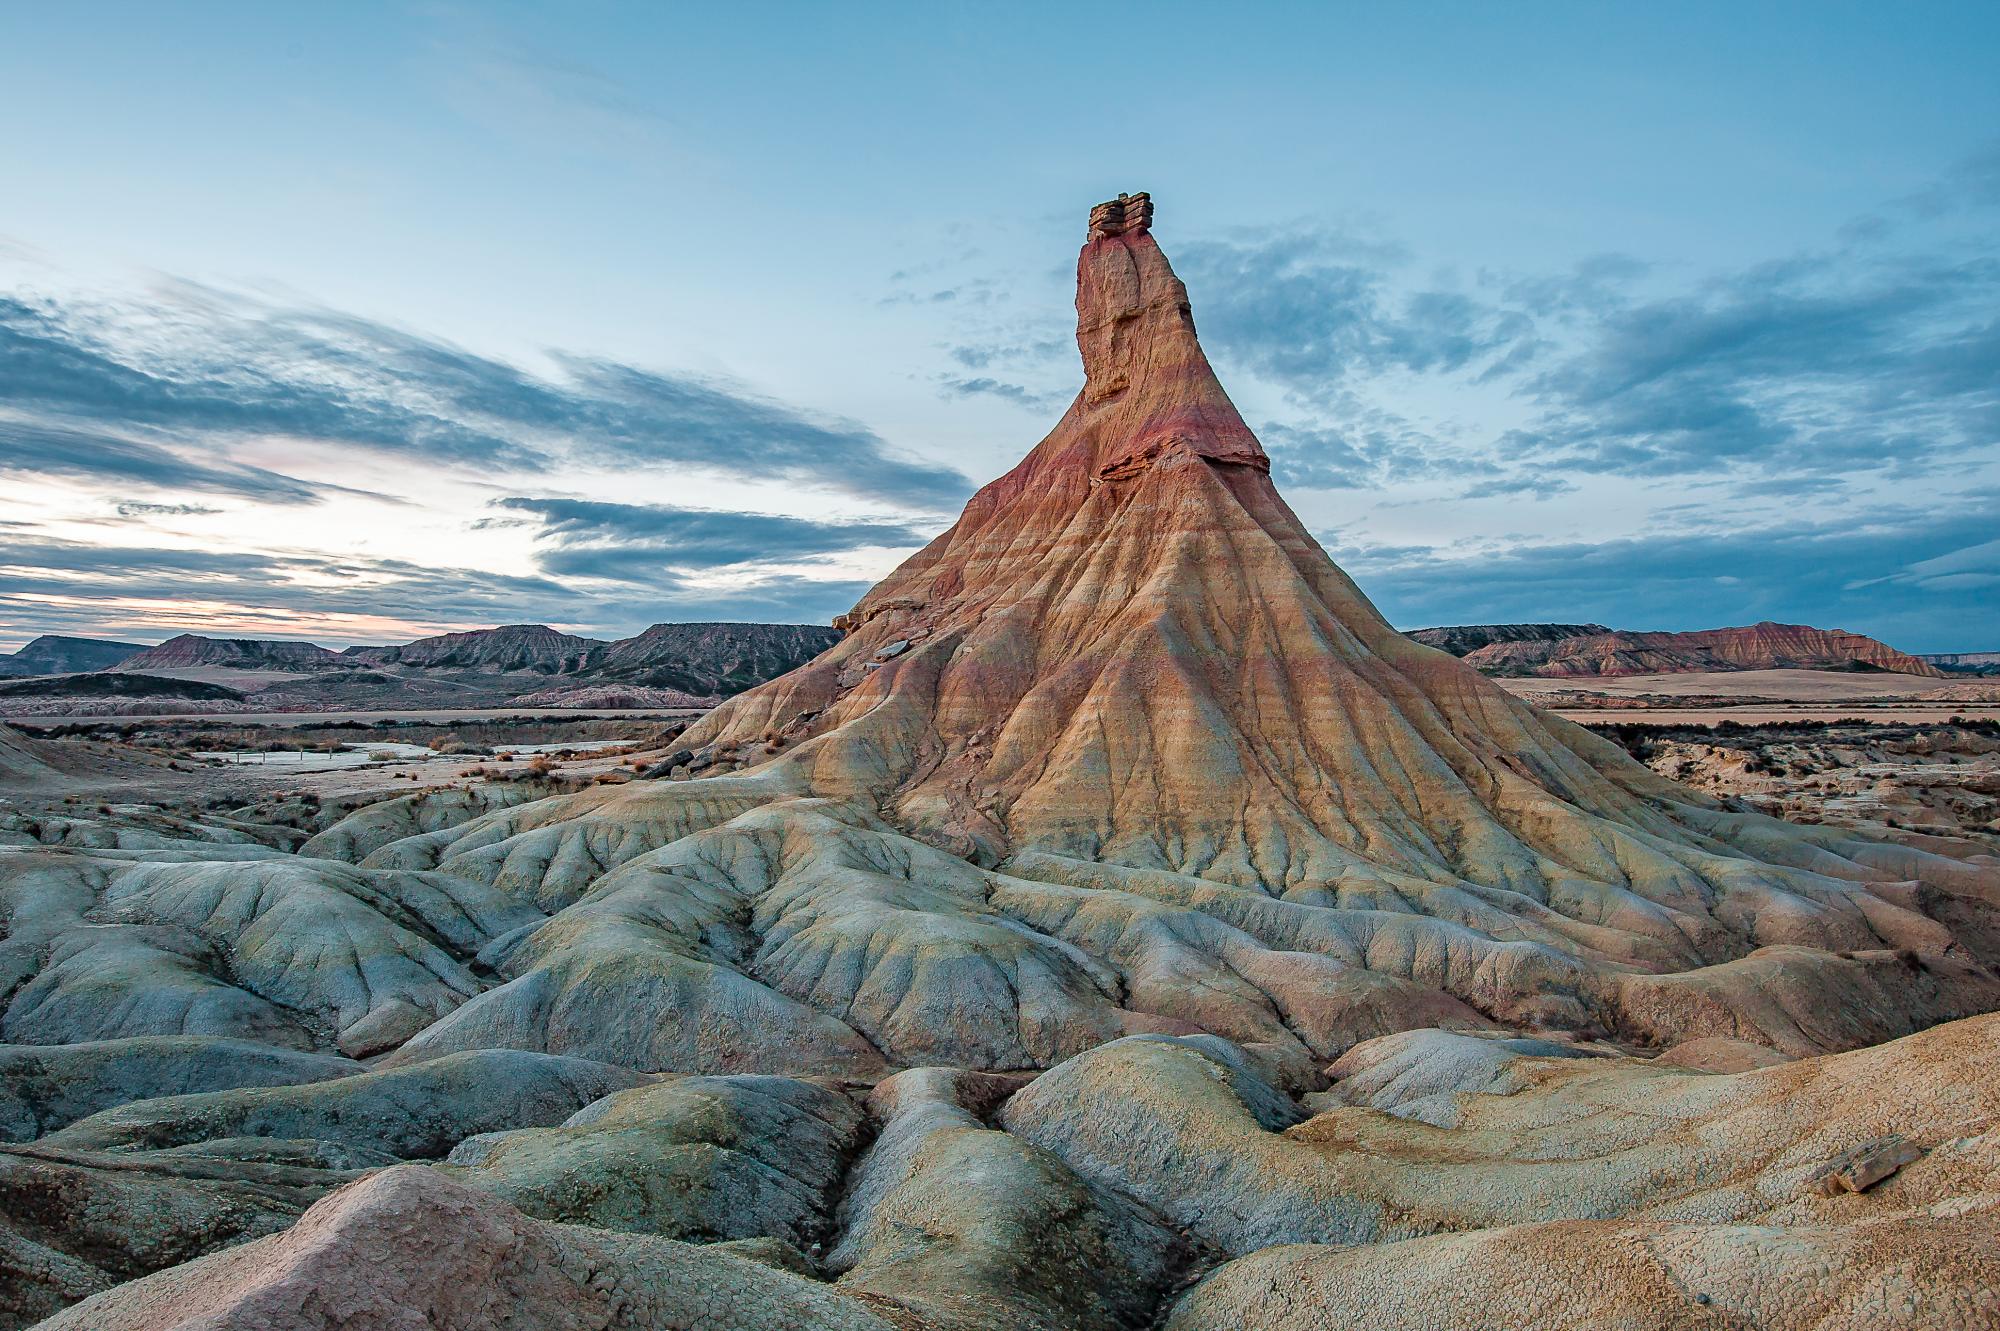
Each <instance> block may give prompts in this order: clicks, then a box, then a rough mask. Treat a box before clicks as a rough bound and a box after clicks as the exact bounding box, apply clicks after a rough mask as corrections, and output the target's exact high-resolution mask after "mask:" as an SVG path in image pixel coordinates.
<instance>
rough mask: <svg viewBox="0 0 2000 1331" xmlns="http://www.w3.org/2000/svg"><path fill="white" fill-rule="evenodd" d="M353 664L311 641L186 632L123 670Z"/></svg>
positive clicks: (337, 667) (121, 666)
mask: <svg viewBox="0 0 2000 1331" xmlns="http://www.w3.org/2000/svg"><path fill="white" fill-rule="evenodd" d="M350 664H351V663H350V662H348V661H344V660H342V659H341V656H340V653H339V652H330V651H328V650H327V649H326V648H324V647H316V646H314V645H313V644H312V643H309V642H271V641H266V640H263V639H258V638H204V637H202V636H201V635H200V634H196V633H183V634H181V635H180V636H179V637H177V638H169V639H167V640H166V641H165V642H163V643H161V644H160V645H159V646H158V647H150V648H148V649H146V650H145V651H143V652H140V653H139V654H138V655H137V656H134V657H131V658H129V659H128V660H125V661H122V662H120V663H119V665H118V669H120V670H129V671H133V672H136V673H139V674H145V673H146V672H148V671H152V670H187V669H192V668H194V667H198V666H217V667H223V668H227V669H230V670H341V669H344V668H346V667H347V666H348V665H350Z"/></svg>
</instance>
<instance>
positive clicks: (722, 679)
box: [585, 624, 840, 697]
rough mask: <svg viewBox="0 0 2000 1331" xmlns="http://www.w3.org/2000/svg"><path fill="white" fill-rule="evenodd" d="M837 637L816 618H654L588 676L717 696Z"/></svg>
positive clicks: (806, 656)
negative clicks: (667, 620) (699, 620)
mask: <svg viewBox="0 0 2000 1331" xmlns="http://www.w3.org/2000/svg"><path fill="white" fill-rule="evenodd" d="M839 637H840V635H839V634H838V633H837V632H836V631H834V630H832V629H828V628H823V627H820V626H818V625H814V624H655V625H653V626H652V627H651V628H649V629H647V630H646V631H645V632H644V633H641V634H639V635H637V636H636V637H631V638H621V639H620V640H619V641H617V642H614V643H612V644H611V645H610V646H609V647H607V648H605V649H604V651H603V652H601V653H599V654H598V655H597V656H595V657H593V658H592V659H591V661H590V665H589V668H588V669H587V670H586V671H585V676H586V677H587V678H588V679H589V681H590V682H592V683H619V684H638V685H646V686H650V687H653V688H662V689H677V690H679V691H680V692H682V693H689V694H694V695H697V696H705V697H714V696H717V695H726V694H731V693H740V692H742V691H743V690H744V689H747V688H751V687H753V686H754V685H758V684H762V683H763V682H764V681H766V680H768V679H773V678H775V677H777V676H779V675H782V674H784V673H785V672H786V671H788V670H791V669H793V668H794V667H796V666H799V665H802V664H804V663H805V662H807V661H810V660H811V659H812V658H813V657H814V656H816V655H818V654H819V653H820V652H823V651H825V650H826V649H827V648H828V647H831V646H832V645H833V644H834V643H835V642H836V641H838V640H839Z"/></svg>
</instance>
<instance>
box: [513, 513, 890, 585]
mask: <svg viewBox="0 0 2000 1331" xmlns="http://www.w3.org/2000/svg"><path fill="white" fill-rule="evenodd" d="M494 505H495V507H498V508H502V509H506V510H508V511H510V512H514V513H525V514H529V515H531V516H532V517H533V518H534V519H535V520H536V521H537V522H539V523H540V527H541V530H540V532H539V534H538V538H537V540H538V549H537V551H536V555H535V562H536V565H537V566H538V567H539V568H541V569H542V570H543V571H544V572H547V573H549V574H552V575H554V576H558V577H584V578H598V579H610V580H615V581H622V582H630V583H637V584H640V585H652V586H669V587H678V586H680V585H681V583H682V580H683V579H684V577H685V575H687V574H689V573H693V572H702V571H708V570H715V569H726V568H733V567H739V566H743V565H764V566H771V565H782V564H788V563H797V562H800V561H814V560H821V559H824V558H826V557H827V556H829V555H834V554H839V553H844V552H847V551H852V550H862V549H873V548H878V547H888V548H914V547H916V546H919V545H922V544H923V543H924V542H925V541H926V540H927V539H928V537H926V536H925V534H924V533H922V532H920V531H918V530H917V529H915V528H913V527H910V526H908V525H906V524H903V523H895V522H818V521H814V520H811V519H807V518H794V517H785V516H781V515H778V514H771V513H737V512H726V511H715V510H706V509H685V508H672V507H667V506H663V505H650V504H649V505H641V504H610V503H600V502H596V501H592V500H583V499H560V498H556V499H538V498H527V497H513V498H507V499H498V500H495V501H494Z"/></svg>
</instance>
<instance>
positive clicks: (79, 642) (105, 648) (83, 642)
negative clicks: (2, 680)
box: [0, 633, 146, 676]
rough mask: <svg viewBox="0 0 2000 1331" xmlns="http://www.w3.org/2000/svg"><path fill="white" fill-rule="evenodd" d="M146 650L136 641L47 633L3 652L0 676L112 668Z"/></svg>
mask: <svg viewBox="0 0 2000 1331" xmlns="http://www.w3.org/2000/svg"><path fill="white" fill-rule="evenodd" d="M145 650H146V649H145V648H144V647H142V646H140V645H139V644H138V643H135V642H106V641H104V640H103V639H101V638H65V637H62V636H60V635H58V634H53V633H44V634H43V635H42V636H41V637H39V638H36V639H35V640H34V641H33V642H30V643H29V644H27V645H26V646H25V647H23V648H21V650H20V651H18V652H14V653H12V654H11V655H0V676H7V675H68V674H74V673H77V672H79V671H87V670H109V669H110V668H111V667H112V666H115V665H117V664H118V663H119V662H121V661H126V660H129V659H131V658H132V657H134V656H137V655H138V654H139V653H140V652H143V651H145Z"/></svg>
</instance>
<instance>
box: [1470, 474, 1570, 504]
mask: <svg viewBox="0 0 2000 1331" xmlns="http://www.w3.org/2000/svg"><path fill="white" fill-rule="evenodd" d="M1575 489H1576V485H1575V484H1574V483H1573V482H1570V481H1566V480H1564V479H1563V478H1562V477H1560V476H1535V475H1515V476H1501V477H1495V478H1494V479H1492V480H1490V481H1481V482H1479V484H1477V485H1473V486H1468V487H1467V488H1466V489H1463V490H1461V491H1459V492H1458V497H1459V498H1460V499H1501V498H1506V497H1509V496H1513V497H1522V498H1528V499H1536V500H1541V499H1553V498H1555V497H1556V496H1557V495H1560V494H1569V493H1571V492H1573V491H1574V490H1575Z"/></svg>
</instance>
